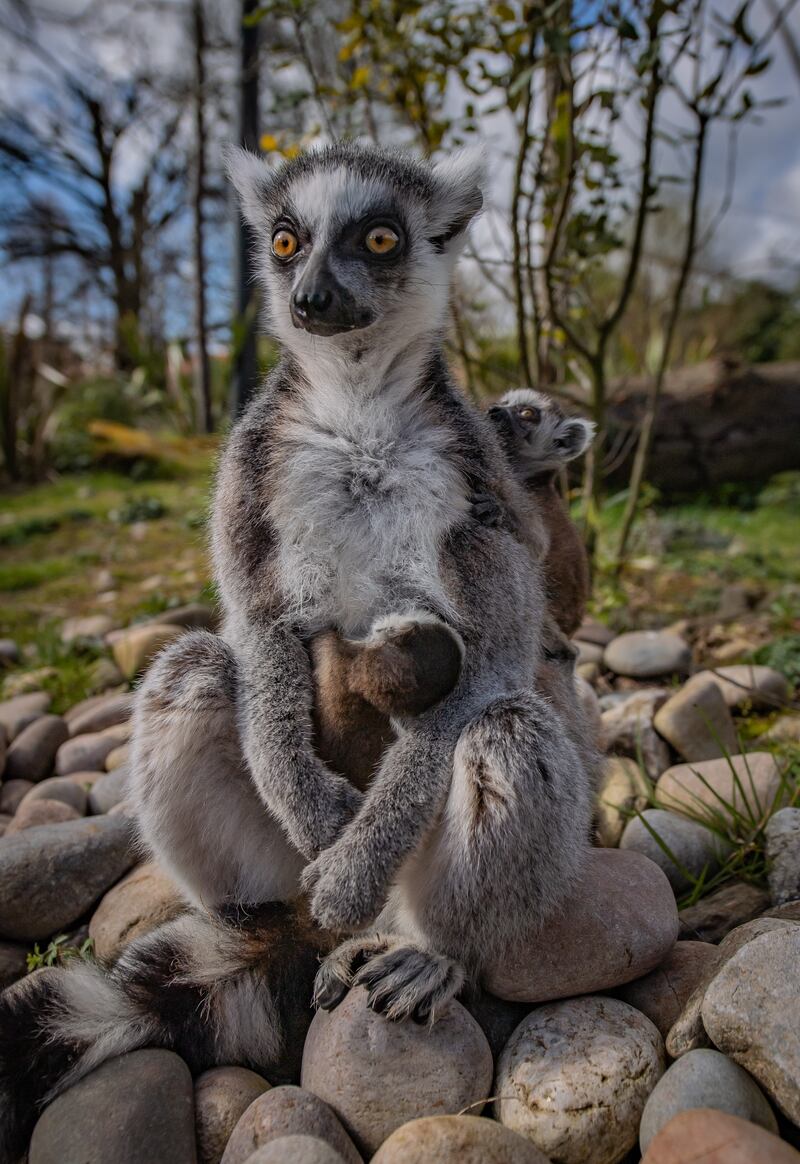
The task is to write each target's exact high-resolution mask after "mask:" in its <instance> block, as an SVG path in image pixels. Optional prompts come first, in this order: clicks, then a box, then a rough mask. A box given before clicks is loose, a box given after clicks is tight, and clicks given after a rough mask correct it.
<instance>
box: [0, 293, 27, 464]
mask: <svg viewBox="0 0 800 1164" xmlns="http://www.w3.org/2000/svg"><path fill="white" fill-rule="evenodd" d="M30 308H31V296H30V295H26V296H25V298H24V299H23V300H22V303H21V304H20V309H19V319H18V322H17V333H16V335H15V336H14V341H13V343H12V345H11V351H10V352H9V355H8V363H7V365H6V385H5V393H4V398H3V401H2V405H3V416H2V422H3V424H2V427H3V456H4V457H5V461H6V472H7V473H8V475H9V477H10V478H11V480H12V481H19V479H20V465H19V455H18V453H19V431H18V430H19V411H20V409H19V405H20V387H21V383H22V375H23V372H24V366H25V346H26V341H25V317H26V315H27V314H28V312H29V311H30Z"/></svg>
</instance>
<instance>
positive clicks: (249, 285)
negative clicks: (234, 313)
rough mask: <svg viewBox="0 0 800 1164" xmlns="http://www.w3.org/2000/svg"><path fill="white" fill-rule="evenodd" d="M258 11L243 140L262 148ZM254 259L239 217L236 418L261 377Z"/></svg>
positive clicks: (247, 49)
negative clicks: (259, 127)
mask: <svg viewBox="0 0 800 1164" xmlns="http://www.w3.org/2000/svg"><path fill="white" fill-rule="evenodd" d="M257 10H258V0H242V27H241V66H240V67H241V73H240V81H239V86H240V89H239V91H240V106H239V118H240V123H239V141H240V144H241V145H243V146H244V148H245V149H248V150H252V151H253V152H254V153H255V152H257V151H258V139H259V134H258V41H259V27H260V25H259V24H258V23H253V22H252V21H251V20H249V18H250V17H252V16H254V15H255V13H256V11H257ZM253 275H254V271H253V260H252V255H251V253H250V236H249V234H248V232H247V226H246V224H245V222H244V219H242V218H240V219H239V252H238V271H237V284H238V299H239V302H238V318H239V321H240V324H241V328H242V330H243V334H242V339H241V343H240V344H239V348H238V351H237V353H236V368H235V374H234V380H233V399H232V401H231V411H232V413H233V417H234V419H235V418H236V417H237V416H238V415H239V414H240V413H241V412H242V410H243V409H244V408H245V407H246V405H247V402H248V400H249V399H250V397H251V396H252V394H253V391H254V389H255V386H256V380H257V378H258V359H257V352H256V333H255V318H254V316H255V300H254V294H255V293H254V289H253Z"/></svg>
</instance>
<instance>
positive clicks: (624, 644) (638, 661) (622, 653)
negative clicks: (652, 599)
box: [603, 631, 692, 679]
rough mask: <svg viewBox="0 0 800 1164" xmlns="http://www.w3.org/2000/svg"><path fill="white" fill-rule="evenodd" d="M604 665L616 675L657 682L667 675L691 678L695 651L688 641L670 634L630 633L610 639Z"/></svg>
mask: <svg viewBox="0 0 800 1164" xmlns="http://www.w3.org/2000/svg"><path fill="white" fill-rule="evenodd" d="M603 663H604V664H605V666H606V667H607V668H608V670H609V671H613V672H614V674H615V675H626V676H628V677H629V678H631V679H658V678H660V677H662V676H666V675H688V674H689V670H690V668H691V666H692V652H691V648H690V647H689V644H688V643H687V642H686V640H685V639H682V638H681V637H680V635H675V634H671V633H670V632H669V631H629V632H628V633H627V634H624V635H618V636H617V638H615V639H612V640H611V642H610V643H609V644H608V646H607V647H606V649H605V654H604V656H603Z"/></svg>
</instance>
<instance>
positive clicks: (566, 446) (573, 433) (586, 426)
mask: <svg viewBox="0 0 800 1164" xmlns="http://www.w3.org/2000/svg"><path fill="white" fill-rule="evenodd" d="M595 427H596V426H595V424H594V422H593V421H591V420H585V419H584V417H582V416H575V417H570V418H569V419H568V420H565V421H563V423H562V424H561V425H560V426H559V428H558V432H557V436H558V440H559V443H560V445H561V448H562V449H563V452H564V459H565V460H567V461H574V460H575V458H576V457H579V456H580V455H581V453H585V452H586V450H587V449H588V447H589V445H590V444H591V443H592V441H593V440H594V430H595Z"/></svg>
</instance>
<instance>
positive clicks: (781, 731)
mask: <svg viewBox="0 0 800 1164" xmlns="http://www.w3.org/2000/svg"><path fill="white" fill-rule="evenodd" d="M758 742H759V744H800V715H782V716H781V717H780V718H779V719H776V720H775V723H774V724H773V725H772V727H771V728H769V730H768V731H766V732H764V734H763V735H760V736H759V737H758Z"/></svg>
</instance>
